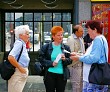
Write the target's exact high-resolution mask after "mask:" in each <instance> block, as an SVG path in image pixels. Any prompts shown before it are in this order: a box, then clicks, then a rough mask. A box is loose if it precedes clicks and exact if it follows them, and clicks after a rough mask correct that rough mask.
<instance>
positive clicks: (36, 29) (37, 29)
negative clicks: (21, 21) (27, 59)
mask: <svg viewBox="0 0 110 92" xmlns="http://www.w3.org/2000/svg"><path fill="white" fill-rule="evenodd" d="M41 27H42V23H41V22H34V38H32V37H33V36H32V37H31V36H30V40H31V41H32V39H34V51H38V50H39V49H40V33H41V30H42V28H41Z"/></svg>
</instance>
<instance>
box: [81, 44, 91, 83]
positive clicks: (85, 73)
mask: <svg viewBox="0 0 110 92" xmlns="http://www.w3.org/2000/svg"><path fill="white" fill-rule="evenodd" d="M92 45H93V42H92V44H91V45H90V47H88V49H87V51H86V53H85V55H88V54H90V52H91V50H92ZM90 68H91V64H86V63H83V81H86V82H88V76H89V71H90Z"/></svg>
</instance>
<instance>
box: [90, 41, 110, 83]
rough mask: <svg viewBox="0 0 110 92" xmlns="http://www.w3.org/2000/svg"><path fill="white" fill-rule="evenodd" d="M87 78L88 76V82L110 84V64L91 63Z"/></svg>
mask: <svg viewBox="0 0 110 92" xmlns="http://www.w3.org/2000/svg"><path fill="white" fill-rule="evenodd" d="M102 41H103V40H102ZM103 44H104V41H103ZM104 51H105V48H104ZM105 57H106V51H105ZM106 58H107V57H106ZM106 60H107V59H106ZM88 78H89V82H90V83H93V84H98V85H110V64H109V63H108V62H106V63H102V64H98V63H93V64H92V65H91V69H90V72H89V77H88Z"/></svg>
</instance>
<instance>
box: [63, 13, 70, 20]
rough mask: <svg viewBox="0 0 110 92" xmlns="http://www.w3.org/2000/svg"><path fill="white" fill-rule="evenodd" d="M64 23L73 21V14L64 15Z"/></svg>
mask: <svg viewBox="0 0 110 92" xmlns="http://www.w3.org/2000/svg"><path fill="white" fill-rule="evenodd" d="M63 21H71V13H63Z"/></svg>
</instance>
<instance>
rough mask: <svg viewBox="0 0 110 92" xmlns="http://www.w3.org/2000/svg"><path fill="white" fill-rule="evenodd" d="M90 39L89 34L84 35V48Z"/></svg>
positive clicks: (89, 42)
mask: <svg viewBox="0 0 110 92" xmlns="http://www.w3.org/2000/svg"><path fill="white" fill-rule="evenodd" d="M91 43H92V39H91V38H90V36H89V34H88V33H87V35H85V36H84V45H85V50H86V49H87V48H88V47H89V46H90V45H91Z"/></svg>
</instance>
